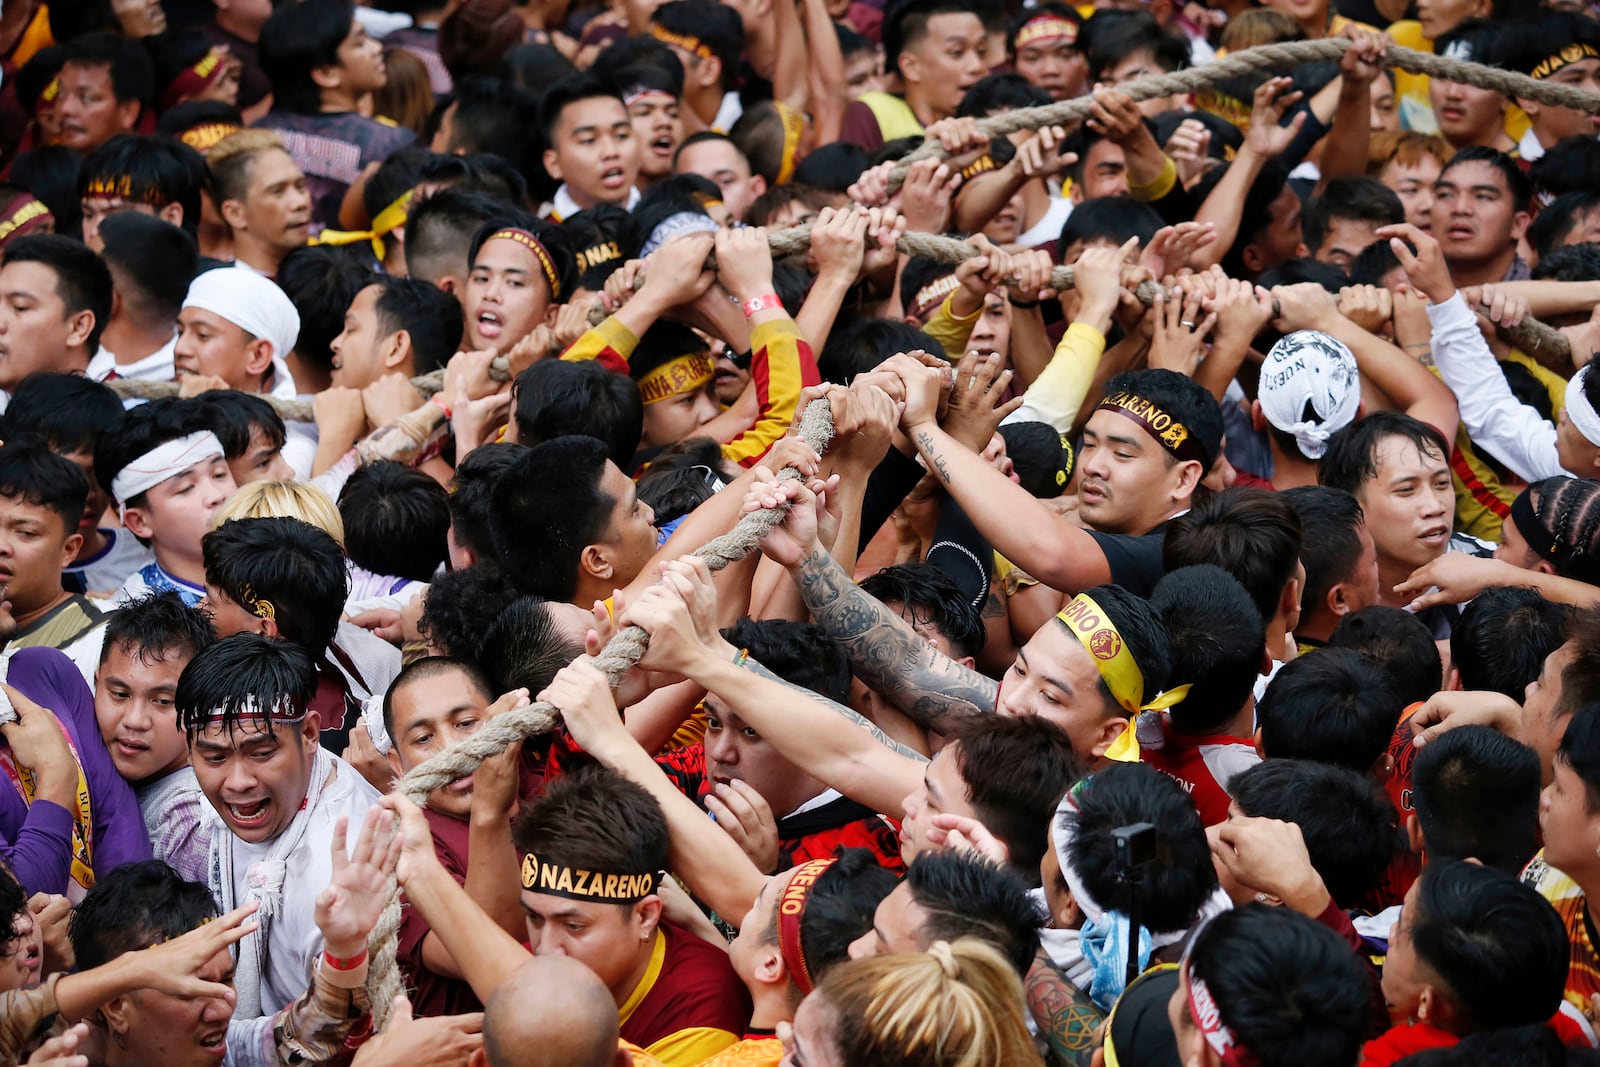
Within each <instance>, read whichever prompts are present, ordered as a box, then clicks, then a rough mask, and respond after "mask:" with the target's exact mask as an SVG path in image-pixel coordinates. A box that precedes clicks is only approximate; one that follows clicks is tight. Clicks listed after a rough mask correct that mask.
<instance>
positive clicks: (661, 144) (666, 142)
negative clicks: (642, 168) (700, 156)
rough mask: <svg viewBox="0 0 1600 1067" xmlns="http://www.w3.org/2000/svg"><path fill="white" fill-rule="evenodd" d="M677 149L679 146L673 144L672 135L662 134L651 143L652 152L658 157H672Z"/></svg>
mask: <svg viewBox="0 0 1600 1067" xmlns="http://www.w3.org/2000/svg"><path fill="white" fill-rule="evenodd" d="M676 147H677V146H676V145H674V144H673V143H672V136H671V135H670V134H662V135H661V136H660V137H657V138H656V139H655V140H653V141H651V142H650V151H652V152H654V153H655V154H656V155H658V156H670V155H672V152H673V149H675V148H676Z"/></svg>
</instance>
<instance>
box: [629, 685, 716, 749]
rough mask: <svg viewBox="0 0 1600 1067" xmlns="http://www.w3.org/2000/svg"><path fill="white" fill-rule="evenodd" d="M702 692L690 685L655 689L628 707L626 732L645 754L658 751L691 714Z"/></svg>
mask: <svg viewBox="0 0 1600 1067" xmlns="http://www.w3.org/2000/svg"><path fill="white" fill-rule="evenodd" d="M703 696H705V690H704V689H701V688H700V687H699V686H697V685H695V684H694V683H693V682H679V683H678V684H676V685H666V686H660V687H658V688H656V689H655V690H654V691H653V692H651V694H650V695H649V696H647V697H645V698H644V699H643V700H641V701H636V702H634V703H632V704H630V705H628V707H627V709H626V711H624V712H623V722H624V723H625V724H626V725H627V727H628V733H629V735H631V736H632V737H633V739H634V740H635V741H637V742H638V743H639V747H640V748H642V749H644V750H645V751H646V752H660V751H661V750H662V749H664V748H665V747H666V746H667V743H668V742H669V741H671V740H672V737H673V735H674V734H676V733H677V732H678V730H679V729H680V728H681V727H682V726H683V724H684V723H685V722H687V721H688V719H689V716H691V715H693V714H694V709H695V705H696V704H698V703H699V702H700V698H701V697H703Z"/></svg>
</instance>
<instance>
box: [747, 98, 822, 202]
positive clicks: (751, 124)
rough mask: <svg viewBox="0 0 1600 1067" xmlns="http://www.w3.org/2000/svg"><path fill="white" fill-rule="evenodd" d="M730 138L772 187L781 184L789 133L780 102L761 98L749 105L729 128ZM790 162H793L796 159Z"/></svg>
mask: <svg viewBox="0 0 1600 1067" xmlns="http://www.w3.org/2000/svg"><path fill="white" fill-rule="evenodd" d="M800 121H802V122H803V121H804V119H803V118H802V119H801V120H800ZM728 140H730V141H732V142H733V146H734V147H735V148H737V149H738V150H739V154H740V155H742V156H744V158H745V162H746V163H747V164H749V167H750V172H751V173H752V174H759V175H761V177H762V179H763V180H765V181H766V183H767V188H768V189H771V188H772V187H773V186H775V185H777V184H778V176H779V175H780V174H782V173H783V157H784V151H785V148H786V146H787V145H788V132H787V129H786V128H785V126H784V120H783V112H781V111H780V110H779V109H778V105H777V103H776V102H774V101H772V100H761V101H758V102H756V103H754V104H751V105H750V106H749V107H746V108H745V109H744V114H742V115H740V116H739V121H738V122H735V123H734V124H733V128H732V129H731V130H729V131H728ZM796 147H798V143H797V144H796ZM790 162H791V164H792V163H793V160H792V159H791V160H790Z"/></svg>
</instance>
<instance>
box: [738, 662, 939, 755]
mask: <svg viewBox="0 0 1600 1067" xmlns="http://www.w3.org/2000/svg"><path fill="white" fill-rule="evenodd" d="M744 666H745V669H746V670H750V671H754V672H755V673H756V674H759V675H761V677H763V678H770V679H772V680H773V681H774V682H777V683H778V684H780V685H782V686H784V687H785V688H788V689H792V690H794V691H795V692H796V693H799V694H800V695H801V696H803V697H806V698H808V699H810V700H812V701H814V702H816V703H818V704H821V705H822V706H823V707H825V708H827V709H828V710H829V711H831V712H833V713H834V714H835V715H837V716H839V718H841V719H848V720H849V721H850V722H853V723H855V724H856V725H857V726H859V727H861V728H862V729H864V730H866V731H867V733H869V734H871V735H872V737H873V740H875V741H877V742H878V744H880V745H883V746H884V747H885V748H888V749H890V750H892V751H893V752H894V753H895V754H896V755H899V756H904V757H906V758H907V759H913V760H916V761H917V762H918V763H927V762H928V757H927V756H925V755H923V754H922V753H921V752H918V751H917V750H916V749H914V748H911V747H910V746H908V745H902V744H901V743H900V742H899V741H896V740H895V739H894V738H892V737H890V736H889V735H888V734H886V733H884V732H883V731H882V730H880V729H878V724H877V723H875V722H873V721H872V720H871V719H869V718H867V717H866V716H865V715H862V714H860V713H859V712H856V711H854V710H852V709H850V708H847V707H845V706H844V705H843V704H836V703H834V702H833V701H831V700H829V699H828V698H827V697H825V696H823V695H822V694H821V693H813V692H812V691H811V690H809V689H806V688H804V687H803V686H798V685H795V684H794V683H793V682H790V681H786V680H785V679H783V678H779V677H778V676H777V675H776V674H773V673H772V672H771V671H769V670H767V668H765V667H763V666H762V665H761V664H760V663H757V662H756V661H755V660H753V659H750V658H749V657H746V658H745V661H744Z"/></svg>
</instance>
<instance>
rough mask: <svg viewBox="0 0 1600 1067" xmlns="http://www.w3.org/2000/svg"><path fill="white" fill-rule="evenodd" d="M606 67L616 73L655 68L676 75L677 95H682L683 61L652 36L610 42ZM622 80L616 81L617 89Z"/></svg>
mask: <svg viewBox="0 0 1600 1067" xmlns="http://www.w3.org/2000/svg"><path fill="white" fill-rule="evenodd" d="M606 66H607V67H608V68H610V69H611V70H616V71H623V70H629V69H632V68H634V67H656V68H658V69H660V70H663V71H666V72H667V73H669V74H673V75H676V77H677V79H678V95H679V96H681V95H683V77H684V70H683V60H681V59H679V58H678V53H676V52H674V51H673V50H672V46H671V45H669V44H667V43H666V42H665V41H659V40H657V39H656V38H655V36H654V35H653V34H650V33H641V34H637V35H635V36H632V37H623V38H620V39H619V40H615V41H612V42H611V43H610V44H609V45H607V46H606ZM622 80H623V79H621V78H618V79H617V81H618V83H619V84H618V88H622V85H621V84H620V83H621V82H622Z"/></svg>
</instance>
